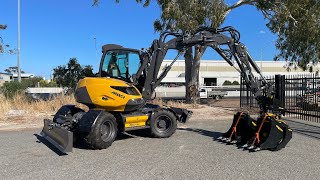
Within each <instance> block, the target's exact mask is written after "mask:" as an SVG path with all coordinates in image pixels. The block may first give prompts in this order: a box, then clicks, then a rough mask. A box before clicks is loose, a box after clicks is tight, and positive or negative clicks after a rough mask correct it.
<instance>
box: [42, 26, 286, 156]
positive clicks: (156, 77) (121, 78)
mask: <svg viewBox="0 0 320 180" xmlns="http://www.w3.org/2000/svg"><path fill="white" fill-rule="evenodd" d="M169 37H170V39H169V40H167V39H168V38H169ZM239 40H240V34H239V32H238V31H237V30H235V29H234V28H232V27H225V28H221V29H212V28H199V29H198V30H197V31H195V32H194V33H188V34H186V33H184V34H183V33H172V32H164V33H161V35H160V38H159V39H156V40H154V41H153V42H152V45H151V47H150V48H148V49H146V50H136V49H129V48H124V47H122V46H120V45H115V44H107V45H104V46H103V47H102V58H101V62H100V68H99V73H98V75H97V77H86V78H83V79H81V80H80V81H79V82H78V84H77V87H76V89H75V93H74V96H75V99H76V101H77V102H79V103H82V104H84V105H86V106H88V107H89V110H88V111H87V112H85V111H84V110H83V109H80V108H78V107H76V106H75V105H65V106H62V107H61V108H60V109H59V110H58V112H57V113H56V114H55V115H54V117H53V119H52V120H49V119H45V120H44V127H43V130H42V132H41V135H42V136H43V137H44V138H45V139H46V140H48V141H49V142H50V143H52V144H53V145H54V146H55V147H57V148H58V149H59V150H60V151H62V152H64V153H67V152H71V151H72V147H73V143H74V141H75V139H76V138H77V139H79V138H81V139H83V140H84V141H85V143H86V144H87V145H88V146H89V147H91V148H92V149H105V148H107V147H109V146H110V145H111V144H112V143H113V141H114V140H115V138H116V136H117V133H118V132H124V131H129V130H132V129H137V128H145V129H146V130H147V131H149V132H150V135H151V136H153V137H158V138H166V137H170V136H171V135H172V134H173V133H174V132H175V131H176V128H177V121H179V122H183V123H185V122H186V121H187V120H188V119H189V118H190V116H191V114H192V112H191V111H188V110H186V109H180V108H174V107H165V108H164V107H160V106H159V105H156V104H148V103H146V100H148V99H151V98H152V97H153V96H154V92H155V88H156V87H157V86H158V85H159V84H160V82H161V80H162V79H163V78H164V77H165V76H166V75H167V73H168V72H169V71H170V69H171V67H172V65H173V64H174V62H175V61H176V60H177V59H178V58H179V57H180V56H181V55H182V54H183V53H184V51H185V49H186V48H190V47H193V46H195V45H201V46H206V47H211V48H213V49H214V50H215V51H216V52H217V53H218V54H220V55H221V57H222V58H223V59H225V61H226V62H227V63H228V64H229V65H230V66H233V67H235V68H236V69H237V70H238V71H239V73H240V74H241V77H242V78H243V79H244V82H245V84H246V86H247V87H248V88H249V89H250V90H251V92H252V93H253V94H254V95H255V98H256V100H257V101H258V103H259V105H260V109H261V113H260V116H259V117H258V118H257V119H253V118H251V117H250V116H249V114H248V113H246V112H237V113H236V114H235V115H234V120H233V123H232V126H231V128H230V129H229V131H228V132H226V133H224V134H223V135H222V136H221V137H220V138H219V140H221V141H224V142H227V143H236V144H240V145H242V146H243V147H244V148H248V149H252V150H259V149H271V150H278V149H281V148H283V147H284V146H285V145H286V144H287V143H288V141H289V140H290V139H291V136H292V131H291V129H290V128H289V127H288V126H287V125H286V124H285V123H284V122H283V121H282V120H280V118H279V112H281V111H279V106H278V105H277V101H276V99H275V98H274V92H273V90H272V84H270V83H268V82H267V81H266V80H265V79H264V78H263V76H262V75H261V71H260V69H259V67H258V66H257V65H256V63H255V62H254V61H253V59H252V58H251V56H250V55H249V53H248V52H247V49H246V47H245V46H244V45H243V44H242V43H240V41H239ZM223 47H225V48H223ZM169 49H174V50H177V52H178V54H177V56H176V57H175V59H174V60H173V61H172V63H171V64H170V65H168V66H165V67H164V69H163V70H162V71H161V73H160V67H161V63H162V62H163V59H164V57H165V55H166V54H167V51H168V50H169ZM252 69H254V70H255V71H256V72H257V74H258V75H259V76H260V77H261V80H257V79H256V78H255V77H254V76H253V73H252ZM186 73H188V72H186Z"/></svg>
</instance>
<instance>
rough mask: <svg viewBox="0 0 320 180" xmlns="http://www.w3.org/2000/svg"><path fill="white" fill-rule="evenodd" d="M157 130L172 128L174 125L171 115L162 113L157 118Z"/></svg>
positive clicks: (163, 130) (162, 130) (164, 130)
mask: <svg viewBox="0 0 320 180" xmlns="http://www.w3.org/2000/svg"><path fill="white" fill-rule="evenodd" d="M155 125H156V130H157V131H159V132H166V131H168V130H170V129H171V127H172V120H171V119H170V117H169V116H166V115H162V116H159V117H158V118H157V119H156V120H155Z"/></svg>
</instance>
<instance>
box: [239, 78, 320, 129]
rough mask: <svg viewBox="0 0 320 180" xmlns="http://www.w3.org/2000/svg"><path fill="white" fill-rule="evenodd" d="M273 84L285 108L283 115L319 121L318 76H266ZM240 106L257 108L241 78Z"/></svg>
mask: <svg viewBox="0 0 320 180" xmlns="http://www.w3.org/2000/svg"><path fill="white" fill-rule="evenodd" d="M266 79H267V81H268V82H271V83H272V84H273V88H274V91H275V93H276V95H275V97H276V98H277V99H279V100H280V102H281V103H280V104H281V107H283V108H285V116H286V117H290V118H297V119H302V120H307V121H312V122H318V123H320V77H319V76H316V75H315V74H311V75H287V76H285V75H275V76H271V77H266ZM240 91H241V92H240V106H241V107H242V108H249V109H252V108H259V106H258V104H257V101H256V100H255V98H254V96H253V94H252V93H251V92H250V91H249V90H248V89H247V88H246V86H245V83H244V81H243V80H241V86H240Z"/></svg>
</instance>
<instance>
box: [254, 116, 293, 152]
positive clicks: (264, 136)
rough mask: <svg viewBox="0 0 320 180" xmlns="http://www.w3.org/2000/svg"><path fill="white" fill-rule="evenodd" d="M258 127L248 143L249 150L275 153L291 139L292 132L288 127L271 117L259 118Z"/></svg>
mask: <svg viewBox="0 0 320 180" xmlns="http://www.w3.org/2000/svg"><path fill="white" fill-rule="evenodd" d="M258 127H259V128H258V130H257V132H256V134H255V136H254V137H253V139H252V141H251V142H249V144H250V146H249V149H253V150H263V149H269V150H273V151H277V150H280V149H282V148H284V147H285V146H286V144H287V143H288V142H289V141H290V140H291V138H292V130H291V129H290V128H289V126H288V125H287V124H285V122H284V121H281V120H277V119H275V117H274V116H271V115H266V116H264V117H260V118H259V119H258Z"/></svg>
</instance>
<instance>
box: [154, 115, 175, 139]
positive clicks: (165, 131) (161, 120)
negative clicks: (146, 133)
mask: <svg viewBox="0 0 320 180" xmlns="http://www.w3.org/2000/svg"><path fill="white" fill-rule="evenodd" d="M176 129H177V118H176V116H175V115H174V114H173V113H172V112H170V111H167V110H159V111H157V112H155V114H154V115H153V117H151V119H150V131H151V135H152V136H153V137H158V138H166V137H170V136H171V135H172V134H173V133H175V131H176Z"/></svg>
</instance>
